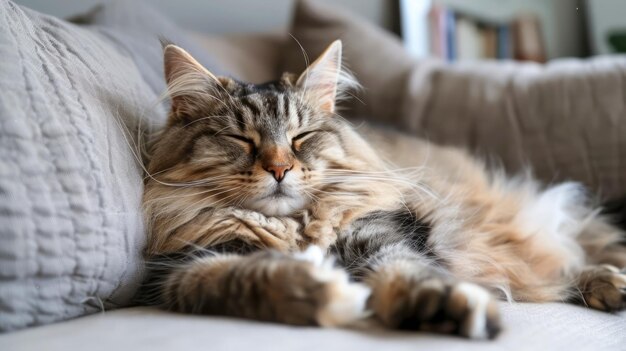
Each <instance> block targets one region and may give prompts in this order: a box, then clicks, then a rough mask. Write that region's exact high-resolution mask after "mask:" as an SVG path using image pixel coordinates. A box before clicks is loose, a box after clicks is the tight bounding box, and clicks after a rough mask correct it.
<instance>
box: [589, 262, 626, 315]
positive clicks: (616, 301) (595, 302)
mask: <svg viewBox="0 0 626 351" xmlns="http://www.w3.org/2000/svg"><path fill="white" fill-rule="evenodd" d="M580 291H581V293H582V296H583V299H584V303H585V304H586V305H587V306H589V307H591V308H594V309H597V310H601V311H607V312H613V311H621V310H623V309H626V272H624V271H622V272H620V271H619V269H617V268H616V267H614V266H610V265H602V266H597V267H593V268H591V269H588V270H586V271H585V272H583V273H582V275H581V284H580Z"/></svg>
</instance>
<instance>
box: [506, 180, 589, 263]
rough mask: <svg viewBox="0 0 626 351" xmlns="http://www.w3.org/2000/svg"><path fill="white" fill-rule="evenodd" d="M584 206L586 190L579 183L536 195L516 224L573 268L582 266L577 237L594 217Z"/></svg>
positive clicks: (527, 201)
mask: <svg viewBox="0 0 626 351" xmlns="http://www.w3.org/2000/svg"><path fill="white" fill-rule="evenodd" d="M526 190H527V191H529V192H530V191H531V190H530V189H526ZM584 202H585V196H584V192H583V189H582V187H581V186H580V185H579V184H577V183H571V182H570V183H564V184H560V185H557V186H554V187H551V188H548V189H546V190H544V191H543V192H539V193H537V192H534V193H531V194H528V198H527V199H526V200H525V201H524V202H523V203H522V207H521V209H520V212H519V214H518V215H517V216H516V223H517V224H518V225H519V226H520V227H521V228H523V230H524V232H526V233H528V234H529V235H539V236H540V237H537V239H541V241H540V242H541V244H542V245H545V246H548V247H551V248H554V250H555V251H556V252H559V251H560V252H562V253H563V254H564V255H566V256H568V257H569V258H570V259H569V260H568V261H569V262H570V264H571V265H572V266H579V265H581V264H582V263H583V262H582V259H583V254H582V251H581V248H580V246H579V245H578V243H577V242H576V237H577V236H578V235H579V234H580V233H581V232H582V230H583V229H584V226H585V225H586V223H587V219H588V218H589V216H590V215H592V213H591V211H589V210H587V209H586V208H585V206H584ZM564 268H565V267H564ZM567 268H571V267H567Z"/></svg>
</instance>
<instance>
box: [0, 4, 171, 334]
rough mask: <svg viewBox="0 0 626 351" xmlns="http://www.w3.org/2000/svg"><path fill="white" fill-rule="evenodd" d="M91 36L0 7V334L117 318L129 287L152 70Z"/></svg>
mask: <svg viewBox="0 0 626 351" xmlns="http://www.w3.org/2000/svg"><path fill="white" fill-rule="evenodd" d="M102 29H103V27H99V28H98V29H95V28H94V27H90V28H80V27H77V26H75V25H72V24H69V23H67V22H65V21H62V20H59V19H56V18H52V17H48V16H45V15H41V14H38V13H36V12H34V11H31V10H28V9H25V8H20V7H19V6H17V5H15V4H14V3H12V2H10V1H7V0H0V57H2V65H0V91H2V94H0V282H1V284H0V331H1V330H11V329H17V328H22V327H26V326H32V325H39V324H45V323H49V322H53V321H58V320H63V319H67V318H72V317H77V316H80V315H83V314H87V313H92V312H96V311H99V310H102V309H103V308H107V309H110V308H115V307H119V306H124V305H126V304H128V302H129V300H130V298H131V297H132V295H133V294H134V291H135V289H136V287H137V285H138V283H139V281H140V279H141V271H142V261H141V251H142V249H143V246H144V242H145V233H144V227H143V220H142V214H141V209H140V201H141V194H142V177H143V176H142V172H141V168H140V167H139V165H138V162H137V161H136V158H135V155H134V154H133V151H136V150H133V147H132V146H133V145H135V144H136V140H134V136H135V135H136V130H137V128H138V126H139V125H140V121H141V120H152V121H159V120H163V118H164V115H165V113H164V110H163V109H162V108H161V106H160V105H156V104H155V102H156V101H157V98H158V95H157V92H158V90H162V88H158V87H157V88H155V86H152V87H151V85H150V84H149V83H147V82H146V81H147V80H148V79H145V78H146V76H145V75H146V74H149V75H151V76H156V75H161V73H160V72H161V71H162V68H161V66H162V63H161V61H162V58H161V56H160V54H157V55H156V56H155V57H154V58H153V60H154V62H151V63H150V64H147V62H146V60H147V55H144V54H142V53H139V54H137V53H138V52H139V51H135V52H134V53H135V54H130V53H129V51H128V49H129V48H128V47H124V46H123V45H119V42H116V40H115V37H121V36H122V35H121V34H120V35H117V36H115V37H114V36H112V35H111V36H110V35H107V34H103V31H102ZM107 33H108V34H111V33H114V31H113V30H109V31H107ZM134 39H135V40H136V41H142V40H143V41H146V42H148V41H150V40H152V42H153V43H154V47H155V48H157V50H159V49H160V44H159V42H158V39H157V38H155V37H153V36H151V37H146V36H143V37H134ZM141 55H143V57H144V58H146V60H143V61H142V60H139V59H138V57H139V56H141ZM149 55H152V54H151V53H149ZM150 69H153V70H154V72H149V70H150ZM161 85H162V87H164V85H163V83H161Z"/></svg>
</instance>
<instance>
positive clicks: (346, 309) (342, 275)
mask: <svg viewBox="0 0 626 351" xmlns="http://www.w3.org/2000/svg"><path fill="white" fill-rule="evenodd" d="M295 257H296V258H298V259H301V260H304V261H308V262H311V263H312V264H314V265H315V270H314V271H313V276H314V277H315V278H316V279H318V280H319V281H320V282H323V283H326V284H327V289H328V298H329V300H328V302H327V304H326V305H325V306H324V307H323V308H322V309H321V310H320V311H318V313H317V322H318V323H319V324H320V325H321V326H324V327H335V326H341V325H346V324H350V323H354V322H356V321H358V320H360V319H363V318H365V317H367V316H368V315H369V313H368V312H367V311H366V303H367V299H368V298H369V296H370V294H371V290H370V289H369V287H367V286H366V285H364V284H361V283H355V282H351V281H350V279H349V277H348V273H347V272H346V271H344V270H342V269H338V268H335V267H334V266H333V259H332V258H329V257H325V255H324V251H323V250H322V249H321V248H320V247H318V246H310V247H309V248H307V249H306V250H305V251H304V252H301V253H297V254H295Z"/></svg>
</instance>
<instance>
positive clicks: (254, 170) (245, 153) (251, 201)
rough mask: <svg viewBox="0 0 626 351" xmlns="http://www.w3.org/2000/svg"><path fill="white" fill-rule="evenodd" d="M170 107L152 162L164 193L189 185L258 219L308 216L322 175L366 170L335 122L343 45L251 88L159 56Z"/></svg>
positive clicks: (185, 59) (350, 136)
mask: <svg viewBox="0 0 626 351" xmlns="http://www.w3.org/2000/svg"><path fill="white" fill-rule="evenodd" d="M164 61H165V78H166V81H167V85H168V94H169V96H170V98H171V106H172V107H171V111H170V115H169V120H168V123H167V126H166V127H165V129H164V131H163V133H162V134H161V136H160V137H159V140H158V141H157V143H156V145H155V147H154V148H153V154H152V157H151V161H150V166H149V172H150V174H151V175H152V176H153V177H155V178H158V179H160V182H161V183H162V184H165V183H166V182H167V183H175V184H190V185H191V184H193V186H194V187H196V188H203V189H206V192H205V193H204V194H205V195H206V197H207V198H208V197H213V199H212V201H214V202H216V203H220V204H223V205H238V206H242V207H244V208H248V209H251V210H255V211H259V212H261V213H264V214H266V215H287V214H290V213H293V212H294V211H297V210H300V209H302V208H304V207H305V206H307V204H308V203H309V202H310V201H311V199H312V198H314V197H315V193H316V191H319V190H320V189H321V188H322V187H323V185H324V184H327V182H326V183H325V181H324V173H325V172H326V171H328V170H329V169H339V168H341V169H346V168H348V169H349V168H353V167H357V168H358V166H355V165H356V164H358V163H359V162H361V163H364V162H365V163H367V161H364V159H367V157H365V158H363V157H359V156H358V155H357V154H360V153H363V152H365V153H368V152H369V149H368V147H367V145H366V144H365V143H364V142H360V141H359V140H354V138H357V139H358V137H356V135H355V133H354V132H353V131H352V130H351V128H349V127H347V124H346V123H345V122H344V121H343V120H342V119H341V118H340V117H338V116H336V113H335V110H336V101H337V97H338V95H340V94H341V92H342V91H343V86H344V85H345V84H348V85H350V84H354V81H353V80H351V79H350V76H349V75H346V74H345V73H344V72H343V71H342V69H341V42H340V41H335V42H333V43H332V44H331V45H330V46H329V47H328V48H327V49H326V50H325V51H324V52H323V53H322V54H321V56H320V57H319V58H317V60H315V61H314V62H313V63H312V64H311V65H310V66H309V67H308V68H307V69H306V70H305V72H303V73H302V74H301V75H300V76H295V75H291V74H284V75H283V77H282V78H281V79H280V80H279V81H276V82H271V83H266V84H261V85H254V84H247V83H241V82H238V81H235V80H233V79H231V78H227V77H216V76H215V75H213V74H212V73H211V72H209V71H208V70H207V69H205V68H204V67H202V65H200V64H199V63H198V62H197V61H196V60H194V58H193V57H192V56H191V55H189V54H188V53H187V52H186V51H184V50H183V49H181V48H179V47H177V46H175V45H167V46H166V47H165V49H164Z"/></svg>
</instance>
